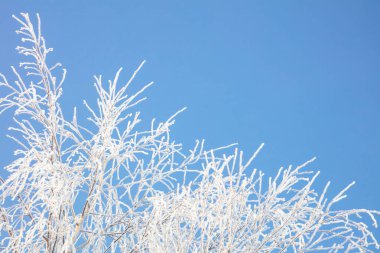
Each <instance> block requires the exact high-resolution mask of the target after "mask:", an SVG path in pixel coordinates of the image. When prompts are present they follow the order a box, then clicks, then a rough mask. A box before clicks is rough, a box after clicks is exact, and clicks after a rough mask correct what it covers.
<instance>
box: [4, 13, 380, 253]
mask: <svg viewBox="0 0 380 253" xmlns="http://www.w3.org/2000/svg"><path fill="white" fill-rule="evenodd" d="M14 18H15V19H16V20H17V21H18V22H19V24H20V26H21V27H20V29H19V30H17V33H18V34H20V35H21V37H22V39H21V40H22V42H23V46H19V47H17V51H18V53H20V54H21V55H23V56H25V57H26V58H27V59H28V61H26V62H22V63H20V70H17V69H16V68H13V67H12V70H13V72H14V74H15V80H14V81H12V82H9V81H8V80H7V79H6V77H5V76H4V75H1V78H0V88H3V89H5V90H7V92H3V93H2V94H4V95H3V96H2V98H1V100H0V112H4V111H5V110H8V109H11V110H12V112H13V113H14V122H15V127H11V128H10V130H12V133H13V134H12V135H11V136H9V137H10V138H12V139H13V140H14V141H16V142H17V143H18V145H19V147H20V148H19V149H18V150H16V151H15V158H14V160H13V162H11V163H10V164H9V165H8V166H7V167H6V168H5V170H6V171H7V175H8V176H7V177H6V178H5V179H1V186H0V203H1V204H0V238H1V241H0V249H1V251H2V252H19V253H21V252H66V253H68V252H183V253H185V252H255V253H259V252H260V253H261V252H374V250H375V248H377V249H378V248H379V244H378V243H377V241H376V239H375V238H374V236H373V234H372V233H371V231H370V229H369V228H368V227H367V225H366V224H365V223H363V221H362V219H361V215H362V214H365V215H368V216H369V217H370V219H371V220H372V222H373V225H374V226H377V224H376V219H375V217H374V216H375V215H378V214H380V213H379V212H378V211H371V210H365V209H354V210H335V209H334V208H333V205H334V204H335V203H337V202H338V201H340V200H342V199H343V198H345V193H346V191H347V190H348V188H349V187H351V186H352V184H351V185H349V186H348V187H347V188H346V189H344V190H343V191H341V192H340V193H339V194H338V195H337V196H335V197H334V198H332V199H331V200H328V199H327V198H326V192H327V189H328V186H329V185H328V184H327V185H326V187H325V189H324V190H323V192H322V193H321V194H319V193H317V192H315V191H314V190H313V183H314V181H315V179H316V178H317V176H318V173H313V172H312V171H308V170H307V169H305V167H307V165H308V164H309V163H310V162H312V161H313V159H312V160H310V161H308V162H306V163H305V164H302V165H301V166H298V167H296V168H292V167H288V168H286V169H280V170H279V171H278V173H277V175H276V176H275V177H274V178H269V181H266V180H265V179H264V177H263V173H262V172H260V171H258V170H256V169H254V170H253V169H252V168H251V166H250V164H251V162H252V161H253V159H254V158H255V157H256V155H257V153H258V151H259V150H260V149H261V147H262V146H260V148H259V149H258V150H257V151H256V152H255V153H254V154H253V156H251V157H250V158H248V159H243V153H242V152H241V151H239V150H237V149H234V150H233V149H232V148H231V147H230V146H227V147H222V148H219V149H212V150H206V149H205V148H204V143H203V141H197V142H196V145H195V147H194V148H193V149H192V150H190V151H189V152H184V151H183V149H182V147H181V145H180V144H177V143H176V142H175V141H174V140H171V138H170V130H171V127H172V125H173V124H174V122H175V116H176V114H175V115H173V116H172V117H170V118H169V119H168V120H166V121H165V122H161V123H158V124H157V123H156V122H155V121H154V120H153V121H152V123H151V127H150V129H147V130H145V131H139V130H137V128H136V126H137V125H138V124H139V122H140V114H139V112H133V110H132V108H133V106H134V105H136V104H138V103H140V102H141V101H143V100H144V99H145V98H141V94H142V93H143V91H144V90H145V89H146V88H148V87H149V86H150V85H152V83H149V84H147V85H146V86H143V88H142V89H141V90H140V91H138V92H137V93H135V94H134V95H130V94H128V93H127V90H128V87H129V85H130V84H131V83H132V81H133V79H134V77H135V75H136V74H137V72H138V71H139V70H140V68H141V67H142V65H143V64H144V62H143V63H142V64H141V65H140V66H139V67H138V68H137V70H136V71H135V72H134V74H133V75H132V77H131V78H130V79H129V80H128V81H127V83H126V84H125V85H123V86H121V88H118V85H117V84H118V83H119V74H120V71H121V70H119V71H118V72H117V73H116V76H115V78H114V79H113V80H110V81H108V83H106V84H105V83H104V82H103V80H102V77H101V76H98V77H95V88H96V91H97V94H98V99H97V104H96V106H90V105H89V104H88V103H87V102H86V101H85V102H84V105H85V107H86V108H87V109H88V112H89V115H90V117H89V118H88V120H89V121H90V122H91V124H92V125H90V126H88V127H85V126H83V125H81V124H79V123H78V120H77V116H76V110H74V113H73V118H72V119H71V120H67V119H65V118H64V117H63V113H62V109H61V106H60V104H59V98H60V97H61V95H62V84H63V82H64V80H65V74H66V70H65V69H63V68H62V67H61V65H60V64H59V63H58V64H55V65H53V66H52V67H50V66H48V64H47V61H46V58H47V56H48V54H49V53H50V52H51V51H52V49H51V48H48V47H47V46H46V43H45V40H44V37H43V36H42V35H41V24H40V19H39V17H38V15H37V27H35V26H34V25H33V23H32V22H31V20H30V18H29V16H28V14H25V13H23V14H21V16H20V17H14ZM180 112H181V111H180Z"/></svg>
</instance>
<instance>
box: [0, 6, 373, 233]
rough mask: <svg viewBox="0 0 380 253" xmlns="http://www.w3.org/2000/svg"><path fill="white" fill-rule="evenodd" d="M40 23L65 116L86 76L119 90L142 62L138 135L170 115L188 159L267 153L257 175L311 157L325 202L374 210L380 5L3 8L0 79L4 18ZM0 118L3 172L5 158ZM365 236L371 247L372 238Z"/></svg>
mask: <svg viewBox="0 0 380 253" xmlns="http://www.w3.org/2000/svg"><path fill="white" fill-rule="evenodd" d="M19 12H29V13H31V14H32V13H36V12H38V13H40V15H41V18H42V21H43V31H44V34H45V37H46V39H47V41H48V45H49V46H52V47H54V48H55V52H54V56H52V58H51V60H52V61H60V62H62V63H63V64H64V66H65V67H66V68H67V69H68V71H69V72H68V78H67V80H66V83H65V86H64V98H63V100H62V103H63V104H64V110H65V113H66V115H68V116H71V109H72V107H73V106H74V105H79V108H82V109H83V107H82V99H83V98H88V99H89V100H91V99H94V95H95V93H94V89H93V86H92V83H93V78H92V76H93V75H94V74H103V75H104V76H105V77H108V78H112V77H113V75H114V73H115V72H116V70H117V69H118V68H119V67H121V66H122V67H124V69H126V71H125V72H124V74H123V76H122V77H124V79H126V78H127V77H128V76H129V74H130V73H131V72H132V71H133V70H134V68H135V67H137V65H138V64H139V63H140V62H141V61H142V60H143V59H146V60H147V64H146V65H145V67H144V69H143V71H142V72H141V73H140V77H139V78H138V80H137V82H136V83H135V86H134V87H135V89H137V88H138V87H141V85H142V84H144V83H147V82H148V81H151V80H154V81H155V83H156V86H154V87H153V88H151V89H150V90H149V91H148V92H147V93H146V94H147V95H148V96H149V98H150V99H149V101H147V102H145V103H144V105H142V106H141V107H140V109H141V110H143V117H144V119H145V120H146V122H149V121H150V119H151V118H152V117H157V118H158V119H165V118H167V117H168V116H170V115H171V114H172V113H174V112H175V111H177V110H178V109H180V108H182V107H184V106H187V107H188V108H189V109H188V110H187V111H186V112H185V113H184V114H182V115H181V116H179V117H178V121H177V123H176V127H175V128H174V135H175V138H176V139H177V140H178V141H182V142H183V143H184V144H185V146H186V147H190V146H191V145H192V144H193V140H194V139H196V138H205V139H206V140H207V143H208V146H209V147H215V146H220V145H224V144H229V143H233V142H238V143H239V146H240V147H241V148H242V149H244V150H245V151H246V152H248V153H251V152H253V151H254V150H255V149H256V148H257V147H258V145H259V144H260V143H262V142H265V143H266V146H265V148H264V150H263V151H262V153H261V155H260V157H259V158H258V159H257V161H256V164H255V166H257V167H259V168H261V169H262V170H264V172H265V173H266V174H268V175H273V174H274V173H275V171H276V170H277V168H278V167H280V166H281V165H288V164H300V163H302V162H304V161H306V160H308V159H309V158H311V157H313V156H317V157H318V160H317V161H316V162H315V163H314V164H313V165H312V166H311V168H312V169H314V170H320V171H321V173H322V174H321V176H320V179H319V181H318V182H317V184H316V186H317V187H321V186H322V184H325V183H326V182H327V181H328V180H332V181H333V185H332V187H331V189H330V196H331V195H332V194H333V193H337V192H338V191H339V190H341V189H342V188H344V187H345V186H346V185H347V184H349V183H350V182H351V181H353V180H355V181H357V184H356V186H355V187H354V188H352V190H351V191H350V192H349V199H348V200H346V201H345V202H344V203H342V204H341V205H339V206H338V207H341V208H355V207H364V208H369V209H378V210H380V186H379V185H380V180H379V179H380V156H379V152H380V1H377V0H373V1H369V0H368V1H367V0H363V1H349V0H340V1H331V0H330V1H327V0H326V1H324V0H319V1H311V0H310V1H309V0H304V1H293V0H289V1H283V0H282V1H280V0H278V1H264V0H262V1H253V0H246V1H216V0H214V1H179V0H178V1H141V0H140V1H137V0H136V1H121V0H120V1H78V0H76V1H68V0H67V1H47V0H44V1H42V0H39V1H10V0H3V1H1V3H0V41H1V47H0V71H1V72H3V73H5V74H7V75H8V76H9V73H10V72H9V65H17V62H18V60H19V57H18V56H17V55H16V53H15V50H14V48H15V46H16V45H17V44H18V37H17V36H16V35H15V34H14V33H13V31H14V30H15V29H16V27H17V24H16V23H15V22H14V21H13V20H12V19H11V14H14V13H19ZM9 117H10V114H9V113H7V114H4V115H2V116H1V117H0V134H1V138H0V145H1V147H2V148H1V150H2V151H1V152H0V166H4V165H5V164H6V163H8V162H10V160H11V157H12V150H13V149H14V147H15V145H14V144H13V143H10V142H9V141H8V140H6V139H5V137H4V135H5V133H6V129H7V126H8V125H9V124H10V122H11V121H10V118H9ZM376 235H377V237H378V238H380V232H379V229H378V230H377V231H376Z"/></svg>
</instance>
